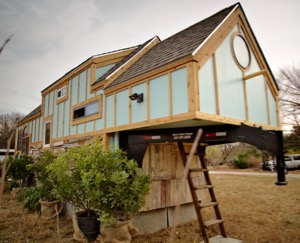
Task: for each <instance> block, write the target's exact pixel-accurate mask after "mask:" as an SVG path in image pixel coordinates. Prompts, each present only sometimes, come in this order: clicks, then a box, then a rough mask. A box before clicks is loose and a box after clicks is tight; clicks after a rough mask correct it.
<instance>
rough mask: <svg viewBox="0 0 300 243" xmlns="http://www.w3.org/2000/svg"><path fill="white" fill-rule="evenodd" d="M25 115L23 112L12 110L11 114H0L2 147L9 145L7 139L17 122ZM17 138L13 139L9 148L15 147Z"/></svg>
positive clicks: (0, 142)
mask: <svg viewBox="0 0 300 243" xmlns="http://www.w3.org/2000/svg"><path fill="white" fill-rule="evenodd" d="M22 117H23V115H22V114H20V113H17V112H12V113H11V114H1V115H0V148H1V149H4V148H6V147H7V145H8V144H7V141H8V138H9V136H10V134H11V133H12V132H14V128H15V127H16V124H17V122H18V121H19V120H20V119H21V118H22ZM14 144H15V140H14V139H11V141H10V144H9V148H14Z"/></svg>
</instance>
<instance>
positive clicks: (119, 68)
mask: <svg viewBox="0 0 300 243" xmlns="http://www.w3.org/2000/svg"><path fill="white" fill-rule="evenodd" d="M156 39H158V37H157V36H155V37H154V38H153V39H152V40H151V41H150V42H149V43H148V44H147V45H146V46H144V48H142V49H141V50H139V52H138V53H136V54H135V55H134V56H132V57H131V58H130V59H129V60H127V62H125V63H124V64H123V65H121V66H120V67H118V68H117V69H116V70H115V71H114V72H113V73H111V74H110V75H108V76H107V77H106V80H108V79H109V78H110V77H112V76H113V75H114V74H115V73H117V72H118V71H119V70H121V69H122V68H123V67H124V66H126V65H127V64H128V63H129V62H130V61H131V60H132V59H134V58H135V57H136V56H137V55H138V54H139V53H140V52H141V51H143V50H144V49H146V48H147V47H148V46H150V45H151V44H152V43H153V42H154V41H155V40H156Z"/></svg>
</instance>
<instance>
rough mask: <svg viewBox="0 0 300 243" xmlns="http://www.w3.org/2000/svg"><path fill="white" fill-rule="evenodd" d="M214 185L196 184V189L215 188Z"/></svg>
mask: <svg viewBox="0 0 300 243" xmlns="http://www.w3.org/2000/svg"><path fill="white" fill-rule="evenodd" d="M213 187H214V186H213V185H199V186H195V185H194V190H202V189H209V188H213Z"/></svg>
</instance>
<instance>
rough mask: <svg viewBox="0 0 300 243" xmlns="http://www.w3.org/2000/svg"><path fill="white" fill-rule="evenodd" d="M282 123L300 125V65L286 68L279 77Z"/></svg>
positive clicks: (280, 72)
mask: <svg viewBox="0 0 300 243" xmlns="http://www.w3.org/2000/svg"><path fill="white" fill-rule="evenodd" d="M277 81H278V84H279V88H280V93H279V104H280V109H281V117H282V124H284V125H297V126H299V125H300V66H299V67H291V68H284V69H281V70H280V71H279V75H278V78H277Z"/></svg>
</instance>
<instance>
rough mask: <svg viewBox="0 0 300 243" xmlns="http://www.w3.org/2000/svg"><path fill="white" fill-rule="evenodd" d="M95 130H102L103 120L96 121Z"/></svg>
mask: <svg viewBox="0 0 300 243" xmlns="http://www.w3.org/2000/svg"><path fill="white" fill-rule="evenodd" d="M95 122H96V130H101V129H103V128H104V119H103V118H101V119H97V120H96V121H95Z"/></svg>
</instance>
